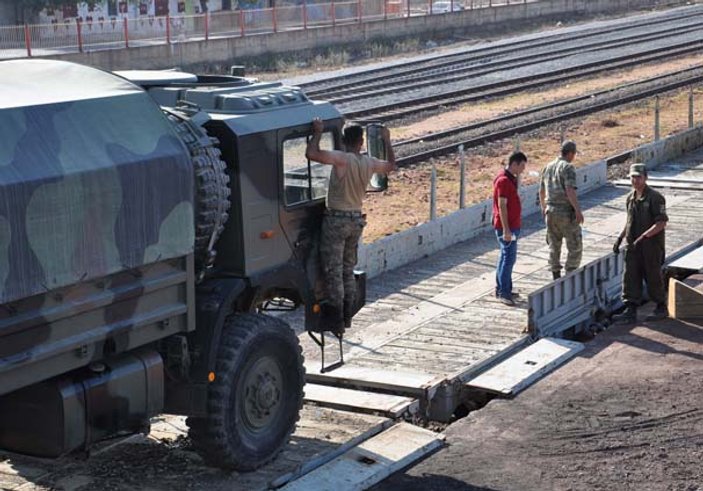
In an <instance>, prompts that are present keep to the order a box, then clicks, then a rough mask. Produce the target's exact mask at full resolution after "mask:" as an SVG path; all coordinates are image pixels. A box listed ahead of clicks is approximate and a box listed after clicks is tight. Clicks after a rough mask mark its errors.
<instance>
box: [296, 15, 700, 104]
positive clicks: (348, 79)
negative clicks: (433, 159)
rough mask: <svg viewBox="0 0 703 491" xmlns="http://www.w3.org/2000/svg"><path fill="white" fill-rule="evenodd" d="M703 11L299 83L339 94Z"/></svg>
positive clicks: (316, 93) (311, 91) (317, 93)
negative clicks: (390, 80)
mask: <svg viewBox="0 0 703 491" xmlns="http://www.w3.org/2000/svg"><path fill="white" fill-rule="evenodd" d="M702 15H703V11H698V12H696V11H691V10H690V9H688V10H686V12H684V13H680V12H679V13H675V14H672V15H664V16H661V17H658V18H656V19H643V20H640V21H634V22H633V21H629V22H628V23H627V24H626V25H625V24H618V25H615V26H607V27H605V28H594V29H588V30H583V31H578V32H576V33H568V34H563V33H556V34H547V35H544V36H542V37H540V38H539V39H527V40H520V41H513V42H507V43H500V44H499V45H497V46H496V45H493V44H492V45H490V46H481V47H476V48H468V49H467V50H466V51H462V52H461V53H451V54H443V55H437V56H434V57H431V58H425V59H423V60H419V61H418V60H413V61H407V62H402V63H397V64H394V65H391V66H384V67H379V68H374V69H369V70H364V71H363V72H359V73H354V74H345V75H339V76H334V77H329V78H326V79H322V80H317V81H314V82H307V83H301V84H298V85H299V86H300V87H301V88H303V89H305V91H306V93H307V94H308V95H310V96H312V97H321V96H324V94H329V93H332V94H335V93H338V92H340V91H341V90H344V89H349V88H352V87H356V86H359V85H364V84H368V83H375V82H379V81H383V80H384V79H387V78H389V77H400V76H407V75H412V74H415V73H425V72H427V71H428V70H430V69H441V68H445V67H452V66H455V65H457V64H458V63H467V62H472V61H473V62H480V61H481V60H485V59H486V58H490V57H496V56H500V55H503V54H510V53H514V52H515V51H516V50H518V49H519V50H522V51H523V52H524V50H526V49H532V48H540V47H548V46H552V45H555V44H560V43H564V42H569V41H578V40H581V39H587V38H591V37H595V36H600V35H604V34H609V33H613V32H622V31H623V30H629V31H631V30H634V29H637V28H642V27H649V26H657V25H660V24H665V23H669V22H676V21H680V20H690V19H693V18H697V17H700V16H702ZM674 29H675V27H674ZM650 32H651V31H650Z"/></svg>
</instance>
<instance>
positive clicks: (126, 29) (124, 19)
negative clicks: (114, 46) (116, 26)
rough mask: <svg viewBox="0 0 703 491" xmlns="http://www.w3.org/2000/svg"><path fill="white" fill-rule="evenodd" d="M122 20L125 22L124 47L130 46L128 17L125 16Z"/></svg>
mask: <svg viewBox="0 0 703 491" xmlns="http://www.w3.org/2000/svg"><path fill="white" fill-rule="evenodd" d="M122 20H123V24H124V47H125V48H129V25H128V23H127V17H124V18H123V19H122Z"/></svg>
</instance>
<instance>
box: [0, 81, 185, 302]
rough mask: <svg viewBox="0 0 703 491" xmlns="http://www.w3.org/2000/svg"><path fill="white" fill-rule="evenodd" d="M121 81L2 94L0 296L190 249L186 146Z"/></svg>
mask: <svg viewBox="0 0 703 491" xmlns="http://www.w3.org/2000/svg"><path fill="white" fill-rule="evenodd" d="M84 70H85V71H86V73H87V74H88V75H90V73H91V72H95V71H96V70H93V69H90V68H84ZM99 73H100V76H101V77H105V76H107V75H105V74H103V73H102V72H99ZM1 78H2V77H0V82H2V80H1ZM116 80H119V79H116ZM119 83H124V84H125V85H126V86H127V87H125V90H124V91H123V92H122V93H119V94H114V90H113V91H112V92H111V94H110V95H108V96H105V97H98V96H97V95H95V96H94V97H91V98H86V99H79V100H70V101H53V102H50V103H47V104H42V105H36V106H34V105H20V106H17V107H15V106H13V105H12V101H11V100H9V97H8V99H2V98H1V97H2V96H0V133H1V134H2V135H3V138H2V139H1V140H0V303H7V302H11V301H15V300H17V299H21V298H24V297H28V296H31V295H35V294H39V293H45V292H47V291H49V290H53V289H55V288H59V287H63V286H67V285H71V284H74V283H78V282H82V281H86V280H90V279H94V278H99V277H101V276H105V275H109V274H112V273H115V272H118V271H121V270H125V269H132V268H136V267H139V266H142V265H145V264H148V263H151V262H154V261H158V260H163V259H168V258H174V257H179V256H184V255H187V254H190V253H191V252H192V250H193V240H194V224H193V185H194V183H193V176H192V168H191V163H190V157H189V155H188V152H187V150H186V149H185V147H184V145H183V144H182V143H181V142H180V140H179V139H178V137H177V136H176V134H175V133H174V131H173V129H172V128H171V126H170V123H169V122H168V121H167V120H166V119H165V118H164V117H163V115H162V114H161V111H160V109H159V108H158V106H156V105H155V104H154V103H153V101H151V99H150V97H149V96H148V95H147V94H146V93H145V92H143V91H141V90H140V89H137V88H136V87H134V86H131V85H130V84H127V82H119ZM46 88H47V90H49V89H50V88H51V84H49V83H47V86H46ZM130 89H131V90H130ZM93 92H95V91H93ZM6 95H7V94H6Z"/></svg>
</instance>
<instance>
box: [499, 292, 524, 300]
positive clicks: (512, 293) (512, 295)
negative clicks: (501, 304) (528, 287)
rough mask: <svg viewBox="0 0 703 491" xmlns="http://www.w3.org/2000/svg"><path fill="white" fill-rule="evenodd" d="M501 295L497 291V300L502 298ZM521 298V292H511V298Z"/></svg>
mask: <svg viewBox="0 0 703 491" xmlns="http://www.w3.org/2000/svg"><path fill="white" fill-rule="evenodd" d="M500 297H501V295H500V293H499V292H497V291H496V298H500ZM518 297H520V292H510V298H518Z"/></svg>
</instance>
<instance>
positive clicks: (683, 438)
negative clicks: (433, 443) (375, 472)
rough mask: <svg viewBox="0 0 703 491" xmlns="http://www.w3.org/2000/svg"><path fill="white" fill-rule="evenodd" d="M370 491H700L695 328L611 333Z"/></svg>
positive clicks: (701, 336) (701, 368) (699, 363)
mask: <svg viewBox="0 0 703 491" xmlns="http://www.w3.org/2000/svg"><path fill="white" fill-rule="evenodd" d="M446 433H447V442H448V444H449V446H448V447H447V448H445V449H444V450H441V451H440V452H438V453H436V454H435V455H433V456H431V457H430V458H428V459H427V460H425V461H424V462H422V463H420V464H418V465H417V466H415V467H413V468H411V469H409V470H407V471H406V472H404V473H400V474H397V475H395V476H392V477H391V478H389V479H388V480H386V481H384V482H383V483H381V484H379V485H377V486H376V487H374V488H372V490H373V491H401V490H402V491H413V490H418V491H419V490H422V491H440V490H441V491H489V490H494V491H498V490H501V491H502V490H515V491H532V490H535V491H536V490H540V491H544V490H560V491H566V490H571V491H577V490H589V491H591V490H645V491H659V490H662V491H663V490H667V491H669V490H671V491H673V490H677V491H678V490H681V491H698V490H703V465H702V464H701V462H703V328H701V327H699V326H695V325H692V324H685V323H681V322H677V321H673V320H667V321H661V322H652V323H643V324H642V325H640V326H638V327H634V328H632V327H629V328H628V327H624V326H621V327H615V328H612V329H611V330H609V331H606V332H605V333H602V334H600V335H598V336H597V337H596V338H595V340H593V341H591V342H590V343H588V344H587V345H586V349H585V350H584V351H582V352H581V353H580V355H579V356H577V357H576V358H575V359H573V360H572V361H571V362H570V363H568V364H567V365H566V366H564V367H562V368H560V369H559V370H558V371H556V372H554V373H552V374H551V375H549V376H548V377H547V378H545V379H543V380H542V381H540V382H538V383H537V384H536V385H534V386H532V387H531V388H529V389H527V390H526V391H525V392H523V393H522V394H520V395H518V396H517V398H515V399H514V400H510V401H506V400H498V399H495V400H494V401H492V402H491V403H489V404H488V405H487V406H486V407H485V408H483V409H482V410H480V411H477V412H475V413H473V414H471V415H469V417H467V418H465V419H463V420H460V421H458V422H457V423H455V424H453V425H452V426H450V427H449V428H448V430H447V432H446Z"/></svg>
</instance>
